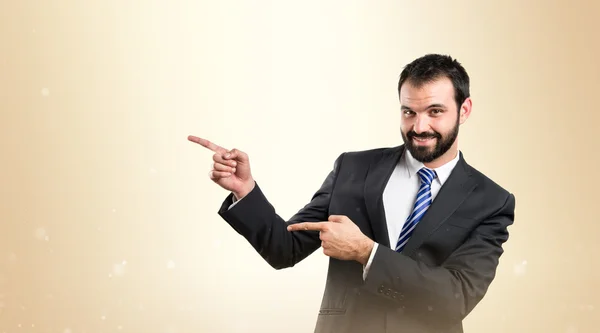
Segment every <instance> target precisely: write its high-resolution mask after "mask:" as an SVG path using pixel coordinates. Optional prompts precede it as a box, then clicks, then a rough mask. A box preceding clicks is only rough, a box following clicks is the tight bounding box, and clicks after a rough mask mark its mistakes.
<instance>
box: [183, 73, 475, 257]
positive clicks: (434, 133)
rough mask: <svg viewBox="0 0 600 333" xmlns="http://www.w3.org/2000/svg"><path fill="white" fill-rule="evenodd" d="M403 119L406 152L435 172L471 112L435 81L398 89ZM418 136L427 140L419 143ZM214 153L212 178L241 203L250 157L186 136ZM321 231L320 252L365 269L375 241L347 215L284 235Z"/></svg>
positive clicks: (248, 184)
mask: <svg viewBox="0 0 600 333" xmlns="http://www.w3.org/2000/svg"><path fill="white" fill-rule="evenodd" d="M400 108H401V111H402V117H401V121H400V131H401V134H402V138H403V139H404V142H405V144H406V147H407V149H409V151H410V152H411V154H412V155H413V156H414V157H415V158H416V159H417V160H420V161H421V162H423V163H424V164H425V166H427V167H429V168H437V167H439V166H441V165H444V164H445V163H447V162H449V161H450V160H452V159H453V158H454V157H456V154H457V153H458V140H457V136H458V128H459V126H460V125H462V124H463V123H464V122H465V121H466V120H467V118H468V117H469V115H470V113H471V108H472V102H471V99H470V98H467V99H466V100H465V101H464V102H463V103H462V105H461V106H460V108H459V107H458V106H457V104H456V101H455V99H454V87H453V85H452V82H451V81H450V80H449V79H448V78H445V77H444V78H438V79H437V80H434V81H432V82H429V83H425V84H423V85H421V86H415V85H413V84H412V83H411V82H410V81H407V82H406V83H404V84H403V85H402V87H401V89H400ZM418 138H423V139H426V140H425V141H419V140H418ZM188 140H189V141H191V142H194V143H197V144H199V145H201V146H203V147H205V148H207V149H208V150H210V151H212V152H213V153H214V154H213V162H214V164H213V168H212V170H210V172H209V177H210V179H211V180H212V181H213V182H215V183H216V184H217V185H219V186H221V187H222V188H223V189H225V190H228V191H231V192H232V193H233V195H234V196H235V198H236V199H237V200H241V199H242V198H244V197H245V196H246V195H247V194H248V193H250V192H251V191H252V189H253V188H254V185H255V182H254V178H253V177H252V172H251V169H250V160H249V158H248V155H247V154H246V153H244V152H243V151H240V150H238V149H231V150H227V149H225V148H223V147H221V146H219V145H216V144H214V143H212V142H210V141H208V140H207V139H204V138H200V137H197V136H192V135H190V136H188ZM297 230H316V231H319V235H320V239H321V245H322V248H323V253H324V254H325V255H327V256H330V257H334V258H337V259H341V260H355V261H357V262H359V263H361V264H363V265H365V264H366V263H367V261H368V258H369V256H370V254H371V251H372V249H373V245H374V242H373V241H372V240H371V239H370V238H368V237H367V236H365V235H364V234H363V233H362V232H361V231H360V229H359V228H358V226H356V224H354V222H352V221H351V220H350V219H349V218H348V217H347V216H343V215H332V216H330V217H329V219H328V221H322V222H302V223H295V224H293V225H290V226H288V231H290V232H294V231H297Z"/></svg>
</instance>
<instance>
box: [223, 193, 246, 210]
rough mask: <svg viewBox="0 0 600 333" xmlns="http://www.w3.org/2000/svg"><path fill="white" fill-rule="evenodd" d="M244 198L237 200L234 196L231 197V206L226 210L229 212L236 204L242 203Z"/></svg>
mask: <svg viewBox="0 0 600 333" xmlns="http://www.w3.org/2000/svg"><path fill="white" fill-rule="evenodd" d="M243 199H244V198H242V199H240V200H237V199H236V198H235V195H232V196H231V200H232V201H233V203H232V204H231V205H229V208H227V210H230V209H231V208H233V206H235V205H236V204H237V203H238V202H240V201H242V200H243Z"/></svg>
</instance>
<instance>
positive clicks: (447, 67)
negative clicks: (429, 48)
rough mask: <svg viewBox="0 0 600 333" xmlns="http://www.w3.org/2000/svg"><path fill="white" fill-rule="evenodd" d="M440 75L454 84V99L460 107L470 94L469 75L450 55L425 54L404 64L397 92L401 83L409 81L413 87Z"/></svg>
mask: <svg viewBox="0 0 600 333" xmlns="http://www.w3.org/2000/svg"><path fill="white" fill-rule="evenodd" d="M441 77H447V78H449V79H450V81H452V85H453V86H454V100H455V101H456V107H457V108H458V109H460V106H461V105H462V103H463V102H464V101H465V99H467V97H469V96H470V93H469V75H468V74H467V71H466V70H465V69H464V68H463V66H462V65H461V64H460V63H459V62H458V61H457V60H456V59H452V58H451V57H450V56H447V55H441V54H427V55H424V56H422V57H420V58H417V59H415V60H413V61H412V62H411V63H409V64H408V65H406V66H405V67H404V69H403V70H402V73H401V74H400V81H399V82H398V93H400V88H401V87H402V84H404V83H405V82H407V81H409V82H410V83H411V84H412V85H414V86H415V87H419V86H421V85H423V84H425V83H430V82H432V81H434V80H436V79H439V78H441Z"/></svg>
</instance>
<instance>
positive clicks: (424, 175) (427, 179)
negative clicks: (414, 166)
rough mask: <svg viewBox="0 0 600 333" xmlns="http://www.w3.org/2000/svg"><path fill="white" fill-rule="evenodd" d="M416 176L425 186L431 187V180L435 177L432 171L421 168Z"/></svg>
mask: <svg viewBox="0 0 600 333" xmlns="http://www.w3.org/2000/svg"><path fill="white" fill-rule="evenodd" d="M418 174H419V178H421V183H423V184H426V185H431V182H433V180H434V179H435V177H436V176H437V175H436V173H435V171H434V170H431V169H428V168H421V170H419V172H418Z"/></svg>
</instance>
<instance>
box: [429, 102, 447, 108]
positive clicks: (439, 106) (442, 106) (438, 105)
mask: <svg viewBox="0 0 600 333" xmlns="http://www.w3.org/2000/svg"><path fill="white" fill-rule="evenodd" d="M427 108H428V109H431V108H442V109H445V108H446V106H445V105H444V104H439V103H435V104H431V105H430V106H428V107H427Z"/></svg>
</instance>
